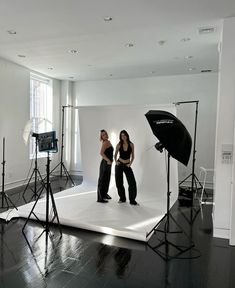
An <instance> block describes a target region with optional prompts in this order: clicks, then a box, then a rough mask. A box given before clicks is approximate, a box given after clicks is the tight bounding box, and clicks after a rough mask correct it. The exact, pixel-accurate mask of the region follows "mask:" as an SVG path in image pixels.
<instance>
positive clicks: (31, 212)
mask: <svg viewBox="0 0 235 288" xmlns="http://www.w3.org/2000/svg"><path fill="white" fill-rule="evenodd" d="M42 191H43V190H42ZM42 191H41V192H40V193H39V195H38V198H37V199H36V201H35V203H34V205H33V208H32V209H31V211H30V213H29V216H28V218H27V219H26V221H25V223H24V226H23V228H22V232H24V229H25V227H26V225H27V223H28V221H29V220H30V216H31V215H32V214H33V213H34V212H33V211H34V208H35V206H36V205H37V203H38V200H39V199H40V197H41V194H42Z"/></svg>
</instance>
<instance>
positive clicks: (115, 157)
mask: <svg viewBox="0 0 235 288" xmlns="http://www.w3.org/2000/svg"><path fill="white" fill-rule="evenodd" d="M119 149H120V144H117V146H116V150H115V154H114V160H115V162H117V155H118V151H119Z"/></svg>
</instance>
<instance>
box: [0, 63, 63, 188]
mask: <svg viewBox="0 0 235 288" xmlns="http://www.w3.org/2000/svg"><path fill="white" fill-rule="evenodd" d="M0 88H1V90H0V152H1V154H0V160H1V161H2V138H3V137H5V138H6V175H5V183H6V187H5V189H8V188H11V187H13V186H17V185H19V184H21V183H23V182H22V180H24V179H25V178H26V176H27V174H28V171H29V168H30V164H31V162H30V160H29V147H28V146H25V144H24V141H23V137H22V134H23V130H24V127H25V124H26V123H27V121H28V120H29V112H30V91H29V89H30V71H29V70H28V69H26V68H24V67H21V66H19V65H16V64H14V63H11V62H9V61H7V60H4V59H0ZM53 91H54V93H53V94H54V95H53V109H54V111H53V118H54V128H55V129H59V116H60V115H59V114H58V112H57V111H58V107H59V105H60V81H58V80H54V81H53ZM54 158H55V159H54V160H55V161H57V159H56V158H57V155H54ZM45 162H46V161H45V159H40V161H39V165H40V171H41V172H42V173H44V171H45ZM52 165H53V163H52ZM1 169H2V168H1ZM0 183H1V180H0Z"/></svg>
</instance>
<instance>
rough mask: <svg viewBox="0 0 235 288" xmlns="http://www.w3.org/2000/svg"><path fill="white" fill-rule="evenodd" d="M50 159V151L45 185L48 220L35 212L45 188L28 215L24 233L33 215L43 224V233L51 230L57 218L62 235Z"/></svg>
mask: <svg viewBox="0 0 235 288" xmlns="http://www.w3.org/2000/svg"><path fill="white" fill-rule="evenodd" d="M50 161H51V160H50V158H49V152H48V156H47V165H46V167H47V183H46V186H45V187H46V221H45V222H43V221H41V220H40V219H39V218H38V216H37V215H36V213H35V212H34V209H35V207H36V205H37V203H38V201H39V199H40V197H41V194H42V192H43V190H44V189H42V190H41V191H40V193H39V194H38V196H37V199H36V201H35V203H34V205H33V207H32V209H31V211H30V213H29V216H28V218H27V220H26V222H25V224H24V226H23V228H22V232H23V233H24V229H25V227H26V225H27V223H28V222H29V220H30V217H31V216H32V215H33V216H34V217H35V218H36V220H37V221H38V222H39V223H40V224H41V226H42V227H43V228H44V231H43V232H42V233H44V232H46V234H48V233H49V232H50V226H51V224H53V222H54V220H55V219H56V220H57V224H58V227H59V231H60V235H61V236H62V230H61V226H60V221H59V216H58V212H57V209H56V204H55V199H54V196H53V193H52V189H51V183H50ZM50 199H51V204H52V207H51V209H52V211H53V214H54V216H53V218H52V220H49V201H50ZM42 233H41V234H42Z"/></svg>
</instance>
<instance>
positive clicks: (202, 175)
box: [199, 167, 215, 205]
mask: <svg viewBox="0 0 235 288" xmlns="http://www.w3.org/2000/svg"><path fill="white" fill-rule="evenodd" d="M214 172H215V170H214V169H211V168H205V167H200V173H199V179H200V181H201V183H202V191H201V196H200V199H199V201H200V204H209V205H213V204H214V202H212V201H204V200H203V197H204V192H205V185H206V178H207V175H208V173H214Z"/></svg>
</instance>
